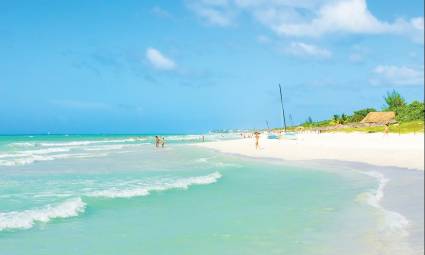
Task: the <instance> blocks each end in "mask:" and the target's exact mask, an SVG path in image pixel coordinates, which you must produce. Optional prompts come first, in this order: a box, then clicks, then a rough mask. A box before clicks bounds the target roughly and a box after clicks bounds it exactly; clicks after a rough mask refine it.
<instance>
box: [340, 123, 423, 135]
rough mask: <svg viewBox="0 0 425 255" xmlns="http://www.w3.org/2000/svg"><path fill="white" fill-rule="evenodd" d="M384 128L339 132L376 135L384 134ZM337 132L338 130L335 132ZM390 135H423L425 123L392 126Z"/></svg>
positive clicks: (376, 127)
mask: <svg viewBox="0 0 425 255" xmlns="http://www.w3.org/2000/svg"><path fill="white" fill-rule="evenodd" d="M384 129H385V127H384V126H373V127H344V128H340V129H338V130H337V131H338V132H348V133H350V132H365V133H376V132H384ZM335 131H336V130H335ZM389 132H390V133H397V134H398V133H400V134H407V133H423V132H424V121H423V120H416V121H409V122H401V123H400V124H395V125H391V126H390V128H389Z"/></svg>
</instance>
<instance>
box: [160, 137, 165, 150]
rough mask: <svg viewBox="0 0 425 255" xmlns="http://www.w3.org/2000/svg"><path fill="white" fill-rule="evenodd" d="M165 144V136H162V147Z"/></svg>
mask: <svg viewBox="0 0 425 255" xmlns="http://www.w3.org/2000/svg"><path fill="white" fill-rule="evenodd" d="M164 146H165V137H162V139H161V147H162V148H164Z"/></svg>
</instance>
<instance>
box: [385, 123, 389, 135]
mask: <svg viewBox="0 0 425 255" xmlns="http://www.w3.org/2000/svg"><path fill="white" fill-rule="evenodd" d="M389 126H390V124H388V123H387V124H385V129H384V135H388V132H389V131H390V127H389Z"/></svg>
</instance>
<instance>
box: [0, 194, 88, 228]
mask: <svg viewBox="0 0 425 255" xmlns="http://www.w3.org/2000/svg"><path fill="white" fill-rule="evenodd" d="M85 207H86V204H85V203H84V202H83V201H82V200H81V198H74V199H70V200H66V201H65V202H62V203H60V204H57V205H47V206H45V207H43V208H37V209H30V210H25V211H12V212H0V231H3V230H13V229H29V228H32V227H33V226H34V224H35V223H36V222H49V221H50V220H52V219H55V218H69V217H75V216H78V215H79V214H80V213H83V212H84V210H85Z"/></svg>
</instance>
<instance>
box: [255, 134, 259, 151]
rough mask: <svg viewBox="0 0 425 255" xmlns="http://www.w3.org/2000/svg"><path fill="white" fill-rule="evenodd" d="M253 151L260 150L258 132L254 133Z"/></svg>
mask: <svg viewBox="0 0 425 255" xmlns="http://www.w3.org/2000/svg"><path fill="white" fill-rule="evenodd" d="M254 134H255V149H257V150H258V149H259V148H260V133H259V132H255V133H254Z"/></svg>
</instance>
